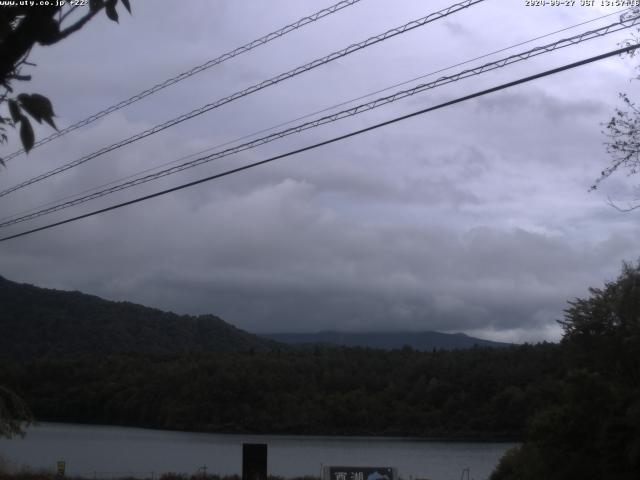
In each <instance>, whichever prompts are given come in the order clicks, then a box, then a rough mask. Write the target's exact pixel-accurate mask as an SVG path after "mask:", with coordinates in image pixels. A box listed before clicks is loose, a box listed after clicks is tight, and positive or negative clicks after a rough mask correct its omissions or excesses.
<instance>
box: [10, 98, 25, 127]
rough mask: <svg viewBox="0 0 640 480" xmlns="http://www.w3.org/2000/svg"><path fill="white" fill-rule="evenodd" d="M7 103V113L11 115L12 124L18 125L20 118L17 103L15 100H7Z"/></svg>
mask: <svg viewBox="0 0 640 480" xmlns="http://www.w3.org/2000/svg"><path fill="white" fill-rule="evenodd" d="M7 103H8V104H9V113H10V114H11V120H13V123H18V122H19V121H20V117H22V114H21V113H20V107H19V106H18V102H16V101H15V100H8V102H7Z"/></svg>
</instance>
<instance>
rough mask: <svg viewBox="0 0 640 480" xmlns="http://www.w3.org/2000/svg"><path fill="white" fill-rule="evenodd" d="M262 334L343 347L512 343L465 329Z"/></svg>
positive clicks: (454, 346)
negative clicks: (478, 335) (495, 340)
mask: <svg viewBox="0 0 640 480" xmlns="http://www.w3.org/2000/svg"><path fill="white" fill-rule="evenodd" d="M263 337H265V338H269V339H271V340H275V341H277V342H281V343H288V344H293V345H300V344H322V345H339V346H345V347H371V348H384V349H387V350H390V349H394V348H402V347H404V346H409V347H411V348H413V349H415V350H421V351H428V350H433V349H434V348H435V349H438V350H441V349H444V350H451V349H457V348H470V347H473V346H475V345H477V346H480V347H507V346H509V345H511V344H509V343H502V342H493V341H491V340H484V339H481V338H474V337H470V336H468V335H465V334H464V333H440V332H336V331H325V332H318V333H274V334H269V335H263Z"/></svg>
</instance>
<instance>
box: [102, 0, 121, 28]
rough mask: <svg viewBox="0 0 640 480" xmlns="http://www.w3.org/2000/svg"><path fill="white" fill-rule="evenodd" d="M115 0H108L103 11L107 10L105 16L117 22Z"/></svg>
mask: <svg viewBox="0 0 640 480" xmlns="http://www.w3.org/2000/svg"><path fill="white" fill-rule="evenodd" d="M116 1H117V0H108V1H107V5H106V6H105V11H106V12H107V17H109V18H110V19H111V20H113V21H114V22H116V23H118V12H117V11H116Z"/></svg>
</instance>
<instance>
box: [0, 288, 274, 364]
mask: <svg viewBox="0 0 640 480" xmlns="http://www.w3.org/2000/svg"><path fill="white" fill-rule="evenodd" d="M0 305H1V306H2V307H1V309H2V310H1V314H0V358H1V357H5V358H22V359H27V358H34V357H38V358H41V357H59V356H70V355H78V354H98V355H108V354H114V353H130V352H135V353H151V354H174V353H182V352H194V351H195V352H207V351H247V350H251V349H254V350H267V349H270V348H272V347H273V345H274V343H273V342H272V341H270V340H267V339H263V338H260V337H258V336H256V335H252V334H250V333H248V332H245V331H243V330H240V329H238V328H236V327H234V326H233V325H230V324H228V323H226V322H225V321H223V320H222V319H220V318H218V317H216V316H214V315H201V316H190V315H177V314H175V313H172V312H163V311H161V310H157V309H155V308H149V307H144V306H142V305H136V304H133V303H129V302H112V301H108V300H104V299H102V298H99V297H96V296H93V295H87V294H84V293H81V292H67V291H61V290H53V289H46V288H39V287H35V286H33V285H27V284H19V283H15V282H12V281H9V280H7V279H5V278H3V277H0Z"/></svg>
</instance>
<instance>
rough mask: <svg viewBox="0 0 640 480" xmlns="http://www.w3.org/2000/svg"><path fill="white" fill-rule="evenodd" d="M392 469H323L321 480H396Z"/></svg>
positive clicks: (394, 470) (394, 471)
mask: <svg viewBox="0 0 640 480" xmlns="http://www.w3.org/2000/svg"><path fill="white" fill-rule="evenodd" d="M396 478H397V475H396V469H395V468H393V467H324V468H323V471H322V480H396Z"/></svg>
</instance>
